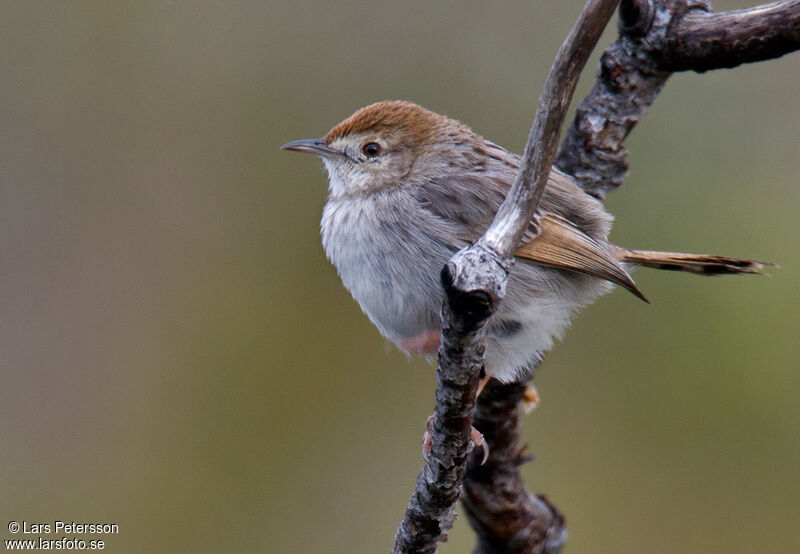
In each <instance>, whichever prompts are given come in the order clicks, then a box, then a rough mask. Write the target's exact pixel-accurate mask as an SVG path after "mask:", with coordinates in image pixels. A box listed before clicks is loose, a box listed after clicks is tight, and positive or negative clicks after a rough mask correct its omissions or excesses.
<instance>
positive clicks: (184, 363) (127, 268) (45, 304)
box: [0, 0, 800, 553]
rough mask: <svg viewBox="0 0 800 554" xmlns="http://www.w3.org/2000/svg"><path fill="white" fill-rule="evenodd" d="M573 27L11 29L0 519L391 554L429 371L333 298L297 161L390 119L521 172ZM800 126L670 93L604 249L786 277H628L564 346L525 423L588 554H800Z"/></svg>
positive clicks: (745, 77)
mask: <svg viewBox="0 0 800 554" xmlns="http://www.w3.org/2000/svg"><path fill="white" fill-rule="evenodd" d="M580 5H581V3H580V2H577V1H573V0H570V1H569V2H543V1H538V2H521V1H514V2H505V3H497V2H477V1H469V2H439V3H428V2H412V3H397V2H395V3H388V2H387V3H375V2H356V1H343V2H335V3H334V2H321V1H318V2H266V3H264V2H256V1H241V2H236V3H223V2H192V3H179V2H148V1H138V2H88V1H85V2H84V1H81V2H79V1H74V2H35V1H26V2H3V3H2V4H0V83H2V84H0V141H1V144H2V146H1V147H0V167H2V183H1V184H0V314H2V316H0V351H1V352H2V355H1V356H0V379H1V382H2V387H1V388H0V442H2V444H3V445H4V447H3V452H4V454H3V456H2V458H1V459H2V462H0V483H2V494H0V499H1V500H0V519H2V521H9V520H19V521H21V520H23V519H24V520H27V521H29V522H31V521H52V520H54V519H63V520H75V521H110V522H115V523H118V524H119V526H120V533H119V535H114V536H110V537H107V539H108V540H107V545H108V546H107V550H108V551H110V552H131V553H139V552H193V553H202V552H354V551H359V552H380V551H387V550H388V549H389V546H390V544H391V540H392V536H393V533H394V529H395V526H396V524H397V522H398V521H399V519H400V517H401V515H402V513H403V510H404V508H405V505H406V502H407V499H408V495H409V494H410V492H411V490H412V486H413V482H414V479H415V476H416V473H417V471H418V468H419V466H420V463H421V460H420V439H421V435H422V431H423V425H424V421H425V418H426V416H427V415H428V414H429V413H430V411H431V409H432V406H433V389H434V379H433V371H432V369H431V368H430V367H429V366H428V365H427V364H425V363H424V362H422V361H418V360H410V361H409V360H407V359H406V358H405V357H404V356H403V355H401V354H400V353H398V352H397V351H395V350H394V349H392V348H388V347H387V346H386V345H385V343H384V341H383V339H381V338H380V336H379V335H378V333H377V331H375V330H374V329H373V328H372V327H371V325H370V324H369V322H368V321H367V320H366V318H365V317H363V315H362V314H361V313H360V311H359V309H358V307H357V305H356V304H355V303H354V302H353V301H352V300H351V299H350V297H349V296H348V294H347V292H346V291H345V290H344V289H343V288H342V286H341V285H340V283H339V281H338V278H337V276H336V273H335V271H334V269H333V268H332V267H331V266H330V265H329V264H328V263H327V261H326V260H325V257H324V254H323V252H322V249H321V247H320V245H319V239H318V219H319V215H320V210H321V207H322V205H323V203H324V201H325V179H324V176H323V175H322V173H321V171H320V164H319V163H318V162H315V161H314V160H312V159H310V158H304V157H300V156H297V155H292V154H289V153H285V152H281V151H279V150H278V147H279V145H280V144H282V143H283V142H285V141H288V140H290V139H295V138H305V137H311V136H320V135H322V134H324V133H325V132H326V131H327V129H328V128H329V127H330V126H332V125H333V124H334V123H336V122H337V121H339V120H340V119H342V118H344V117H345V116H347V115H349V114H350V113H351V112H352V111H353V110H355V109H356V108H358V107H359V106H361V105H364V104H367V103H370V102H372V101H375V100H380V99H387V98H404V99H410V100H414V101H416V102H418V103H420V104H423V105H425V106H428V107H430V108H432V109H435V110H437V111H440V112H443V113H446V114H448V115H451V116H453V117H456V118H458V119H461V120H463V121H465V122H467V123H469V124H470V125H471V126H472V127H473V128H474V129H475V130H477V131H478V132H480V133H482V134H484V135H486V136H487V137H490V138H492V139H493V140H495V141H497V142H499V143H501V144H504V145H505V146H507V147H509V148H512V149H516V150H519V149H521V147H522V144H523V141H524V139H525V137H526V135H527V129H528V125H529V123H530V118H531V116H532V113H533V107H534V105H535V101H536V97H537V96H538V93H539V90H540V88H541V86H542V84H543V80H544V78H545V76H546V72H547V69H548V68H549V64H550V62H551V61H552V58H553V56H554V54H555V51H556V50H557V48H558V45H559V44H560V40H561V39H562V38H563V36H564V35H565V33H566V32H567V30H568V29H569V27H570V25H571V24H572V22H573V20H574V17H575V15H576V14H577V13H578V11H579V9H580ZM745 5H747V4H745V3H743V2H738V3H736V4H734V3H733V2H717V3H716V4H715V7H716V8H717V9H731V8H735V7H742V6H745ZM613 35H614V31H613V28H612V29H611V30H609V31H607V33H606V35H605V37H604V39H603V40H602V41H601V44H603V45H607V44H608V43H609V42H610V41H611V40H612V39H613ZM597 57H598V56H597V55H595V58H594V59H595V60H596V59H597ZM593 64H594V65H593V66H592V67H596V61H595V62H593ZM593 72H594V69H592V70H590V71H589V72H587V77H585V78H584V80H583V81H582V82H581V85H580V90H579V93H578V94H579V95H582V94H584V93H585V92H586V91H587V90H588V87H589V86H590V85H591V82H592V78H591V77H592V75H593ZM798 96H800V56H798V55H794V56H788V57H785V58H783V59H780V60H777V61H770V62H765V63H760V64H755V65H752V66H748V67H741V68H738V69H735V70H732V71H718V72H712V73H709V74H706V75H695V74H686V75H676V76H675V77H673V78H672V79H671V80H670V82H669V83H668V85H667V87H666V89H665V91H664V92H663V93H662V95H661V98H660V99H659V100H658V101H657V102H656V103H655V105H654V108H653V110H652V112H651V113H650V114H649V115H648V116H647V118H646V119H645V120H644V122H643V123H642V124H641V125H640V126H639V127H638V128H637V129H636V130H635V132H634V133H633V135H632V136H631V137H630V139H629V142H628V145H629V147H630V151H631V156H630V162H631V173H630V178H629V179H628V180H627V182H626V184H625V186H624V187H623V190H620V191H618V192H616V193H614V194H612V195H611V196H610V197H609V200H608V205H609V207H610V209H611V210H612V211H613V212H614V213H615V214H616V215H617V218H618V219H617V225H616V228H615V231H614V235H613V238H614V239H615V240H616V241H617V242H618V243H621V244H625V245H629V246H633V247H643V248H663V249H683V250H689V251H698V252H700V251H702V252H712V253H721V254H729V255H738V256H752V257H757V258H761V259H767V260H774V261H776V262H778V263H779V264H780V265H781V269H779V270H777V269H776V270H773V271H771V273H772V275H773V276H772V278H727V279H722V278H720V279H713V280H712V279H708V280H705V279H700V278H696V277H692V276H686V275H676V274H671V273H666V274H665V273H657V272H646V271H642V272H640V273H639V274H637V278H638V282H639V284H640V286H641V287H642V288H643V290H644V291H646V293H647V294H648V296H649V297H650V298H651V300H652V301H653V305H651V306H647V305H645V304H643V303H641V302H638V301H637V300H635V299H634V298H633V297H632V296H630V295H628V294H625V293H624V292H619V291H618V292H615V293H614V294H612V295H610V296H609V297H606V298H603V299H602V300H600V301H599V302H598V303H597V304H596V305H595V306H592V307H591V308H589V309H587V310H586V311H585V313H583V314H581V316H580V317H579V318H577V320H576V322H575V325H574V327H573V329H572V330H571V331H570V332H569V333H568V335H567V338H566V340H565V343H564V344H562V345H559V346H558V347H557V348H556V349H555V350H554V351H553V352H552V354H551V355H550V357H549V359H548V360H547V361H546V363H545V365H544V366H543V367H542V369H541V371H540V375H539V378H538V387H539V391H540V392H541V394H542V397H543V401H542V403H541V406H540V408H538V409H537V410H536V411H535V412H534V413H533V414H532V415H531V416H529V417H528V418H527V419H526V421H525V437H526V439H527V440H529V441H530V443H531V448H532V451H533V452H535V454H536V456H537V460H536V461H535V462H534V463H533V464H530V465H528V466H526V468H525V473H526V476H527V479H528V482H529V484H530V486H531V487H532V488H533V489H535V490H537V491H544V492H546V493H547V494H548V496H549V497H550V498H551V499H553V501H554V502H555V503H556V504H557V505H558V506H559V507H560V508H561V509H562V510H563V511H564V512H565V513H566V514H567V517H568V523H569V530H570V539H569V542H568V551H569V552H618V553H623V552H631V553H640V552H648V553H662V552H663V553H666V552H728V553H746V552H748V553H749V552H755V551H758V552H776V553H777V552H796V551H800V539H799V538H798V535H797V532H796V527H797V521H798V518H800V502H798V498H800V479H798V468H799V467H800V442H798V436H800V403H798V402H797V398H798V396H800V378H799V377H798V369H800V368H799V367H798V366H799V365H800V364H798V361H799V360H800V343H798V340H797V338H796V336H795V335H796V334H797V332H798V330H800V294H798V292H797V287H796V284H797V283H798V281H799V280H800V267H799V263H800V251H798V245H799V244H800V231H798V226H797V222H796V210H797V208H798V206H800V187H798V177H797V175H798V174H800V156H799V155H798V145H799V144H800V140H799V139H800V135H798V128H800V126H799V125H798V124H799V123H800V111H798V106H797V98H798ZM4 525H5V524H4ZM0 535H2V537H0V538H8V537H9V534H8V533H7V532H6V531H5V530H4V531H3V532H2V533H0ZM472 540H473V539H472V534H471V531H470V530H469V528H468V526H467V524H466V522H465V521H464V520H463V518H462V519H461V520H459V522H458V523H457V524H456V527H455V528H454V529H453V531H452V532H451V533H450V541H449V542H448V543H446V544H445V545H443V546H442V548H441V551H442V552H443V553H446V552H467V551H469V549H470V545H471V544H472ZM354 543H355V544H356V545H357V548H356V549H354V547H353V544H354Z"/></svg>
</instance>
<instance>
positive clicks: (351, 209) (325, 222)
mask: <svg viewBox="0 0 800 554" xmlns="http://www.w3.org/2000/svg"><path fill="white" fill-rule="evenodd" d="M426 216H427V214H426V212H424V211H423V210H421V209H419V207H418V205H416V203H415V202H414V200H413V198H411V197H410V196H407V195H406V194H405V193H404V192H403V191H400V190H398V191H383V192H380V193H376V194H372V195H365V196H356V197H350V196H348V197H341V198H331V199H329V201H328V203H327V205H326V206H325V209H324V211H323V216H322V222H321V234H322V245H323V248H324V249H325V253H326V255H327V256H328V258H329V259H330V260H331V262H332V263H333V265H334V266H336V269H337V271H338V273H339V276H340V277H341V279H342V282H343V284H344V286H345V287H346V288H347V289H348V290H349V291H350V293H351V294H352V295H353V298H355V300H356V301H357V302H358V303H359V305H360V306H361V308H362V310H363V311H364V312H365V313H366V314H367V316H368V317H369V318H370V320H372V322H373V323H374V324H375V325H376V326H377V327H378V329H379V330H380V331H381V333H383V334H384V335H385V336H386V337H387V338H389V339H390V340H392V341H394V342H398V343H399V342H401V341H403V340H404V339H408V338H409V337H415V336H418V335H420V334H421V333H424V332H426V331H428V330H430V329H436V328H438V326H439V310H440V307H441V300H442V292H441V287H440V285H439V272H440V271H441V268H442V267H443V266H444V264H445V263H446V261H447V260H448V259H449V257H450V256H451V255H452V252H454V248H451V247H449V246H448V244H447V240H446V236H436V235H435V233H436V229H435V225H434V222H431V221H426ZM432 225H434V226H433V227H432ZM431 233H434V236H431Z"/></svg>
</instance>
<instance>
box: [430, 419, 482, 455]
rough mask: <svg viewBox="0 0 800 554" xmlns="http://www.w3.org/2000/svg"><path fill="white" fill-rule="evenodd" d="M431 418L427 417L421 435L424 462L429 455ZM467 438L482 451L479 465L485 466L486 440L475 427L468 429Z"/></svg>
mask: <svg viewBox="0 0 800 554" xmlns="http://www.w3.org/2000/svg"><path fill="white" fill-rule="evenodd" d="M433 417H434V416H432V415H431V416H428V419H427V421H426V422H425V434H423V435H422V458H423V459H424V460H425V461H426V462H427V461H429V460H428V458H429V457H430V455H431V425H432V424H433ZM469 437H470V439H471V440H472V444H473V445H474V446H475V447H476V448H477V447H480V448H482V449H483V459H482V460H481V465H483V464H485V463H486V460H488V459H489V445H488V444H487V443H486V439H484V438H483V435H482V434H481V432H480V431H478V430H477V429H475V427H470V428H469Z"/></svg>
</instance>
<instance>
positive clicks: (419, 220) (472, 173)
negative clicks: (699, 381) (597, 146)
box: [283, 101, 763, 382]
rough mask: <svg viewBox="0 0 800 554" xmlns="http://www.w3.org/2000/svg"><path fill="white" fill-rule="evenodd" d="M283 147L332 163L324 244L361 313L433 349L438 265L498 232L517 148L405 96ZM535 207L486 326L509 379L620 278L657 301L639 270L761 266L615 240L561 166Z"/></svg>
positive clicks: (494, 372)
mask: <svg viewBox="0 0 800 554" xmlns="http://www.w3.org/2000/svg"><path fill="white" fill-rule="evenodd" d="M283 148H284V149H286V150H294V151H297V152H309V153H312V154H317V155H318V156H320V157H321V158H322V161H323V162H324V164H325V168H326V169H327V171H328V177H329V194H328V202H327V204H326V206H325V209H324V212H323V215H322V224H321V227H322V244H323V246H324V249H325V252H326V254H327V256H328V258H329V259H330V260H331V262H333V264H334V265H335V266H336V268H337V270H338V272H339V275H340V276H341V278H342V282H343V283H344V285H345V287H347V289H348V290H349V291H350V292H351V294H352V295H353V297H354V298H355V299H356V301H357V302H358V303H359V305H360V306H361V308H362V309H363V310H364V313H366V314H367V316H368V317H369V318H370V320H372V322H373V323H374V324H375V325H376V326H377V327H378V329H379V330H380V332H381V333H382V334H383V335H384V336H385V337H387V338H388V339H389V340H391V341H392V342H394V343H395V344H397V346H399V347H400V348H401V349H402V350H404V351H405V352H408V353H412V354H422V355H432V354H434V353H435V352H436V350H437V347H438V340H439V330H440V321H439V313H440V310H441V306H442V295H443V291H442V287H441V284H440V282H439V274H440V271H441V269H442V267H443V266H444V264H445V263H446V262H447V261H448V260H449V258H450V257H451V256H452V255H453V254H454V253H455V252H456V251H458V250H460V249H461V248H463V247H465V246H467V245H468V244H471V243H472V242H474V241H475V240H477V239H478V238H479V237H480V236H481V235H482V234H483V232H484V231H485V230H486V228H487V227H488V226H489V224H490V223H491V221H492V218H493V217H494V214H495V213H496V212H497V209H498V208H499V206H500V204H501V202H502V201H503V199H504V198H505V196H506V193H507V192H508V190H509V188H510V187H511V184H512V183H513V182H514V178H515V176H516V174H517V172H518V170H519V164H520V158H519V156H517V155H516V154H512V153H510V152H508V151H507V150H505V149H504V148H502V147H500V146H498V145H496V144H494V143H493V142H491V141H488V140H486V139H484V138H483V137H481V136H480V135H477V134H476V133H474V132H473V131H472V130H471V129H470V128H469V127H467V126H466V125H464V124H462V123H460V122H458V121H455V120H453V119H449V118H447V117H445V116H442V115H439V114H436V113H434V112H431V111H428V110H426V109H424V108H421V107H419V106H417V105H415V104H412V103H410V102H400V101H392V102H379V103H377V104H373V105H371V106H367V107H366V108H362V109H360V110H358V111H357V112H356V113H355V114H353V115H352V116H351V117H349V118H347V119H345V120H344V121H343V122H341V123H339V124H338V125H336V126H335V127H334V128H333V129H331V131H330V132H329V133H328V134H327V135H326V136H325V137H324V138H321V139H309V140H298V141H293V142H289V143H287V144H284V145H283ZM538 210H539V211H538V213H539V215H540V222H541V223H540V227H541V229H540V232H539V234H538V235H535V234H534V233H529V234H528V236H527V237H526V238H525V240H524V241H523V244H522V245H521V246H520V247H519V249H518V250H517V251H516V258H517V263H516V264H515V265H514V267H513V269H512V271H511V275H510V278H509V282H508V287H507V294H506V298H505V299H504V300H503V302H502V304H501V305H500V307H499V309H498V311H497V313H496V314H495V315H494V316H493V318H492V320H491V321H490V322H489V324H488V325H487V327H486V331H485V340H486V373H487V375H488V376H493V377H495V378H497V379H499V380H501V381H505V382H508V381H513V380H515V379H518V378H520V377H522V376H524V375H525V374H526V372H527V371H529V370H530V368H532V367H534V366H535V365H536V364H537V363H538V362H539V361H540V360H541V358H542V356H543V355H544V353H545V352H546V351H547V350H549V349H550V348H551V347H552V346H553V341H554V340H555V339H556V338H558V337H560V336H561V335H562V334H563V332H564V331H565V330H566V328H567V327H568V325H569V321H570V317H571V315H572V314H573V313H574V312H575V311H576V310H578V309H579V308H582V307H583V306H586V305H587V304H590V303H591V302H592V301H594V300H595V299H596V298H597V297H598V296H600V295H602V294H604V293H606V292H608V291H609V290H610V289H611V287H612V285H611V283H614V284H617V285H620V286H622V287H624V288H626V289H627V290H629V291H631V292H632V293H633V294H635V295H636V296H638V297H639V298H641V299H643V300H646V299H645V297H644V295H643V294H642V293H641V292H640V291H639V289H638V288H637V287H636V284H635V283H634V282H633V279H632V278H631V277H630V274H629V271H630V270H632V269H634V268H635V267H637V266H645V267H653V268H658V269H672V270H680V271H688V272H691V273H697V274H700V275H718V274H726V273H758V272H759V271H760V270H761V269H762V267H763V263H762V262H757V261H754V260H744V259H737V258H726V257H722V256H707V255H703V254H681V253H673V252H653V251H647V250H629V249H627V248H622V247H620V246H615V245H614V244H611V243H610V242H608V234H609V231H610V229H611V221H612V217H611V215H610V214H608V213H607V212H606V211H605V209H604V208H603V205H602V203H601V202H600V201H599V200H598V199H596V198H594V197H592V196H590V195H588V194H586V193H585V192H584V191H583V190H582V189H581V188H580V187H578V185H577V184H576V183H575V181H573V179H572V178H571V177H570V176H568V175H566V174H564V173H562V172H561V171H558V170H556V169H553V170H552V172H551V173H550V178H549V181H548V184H547V188H546V190H545V193H544V195H543V197H542V199H541V202H540V203H539V208H538Z"/></svg>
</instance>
